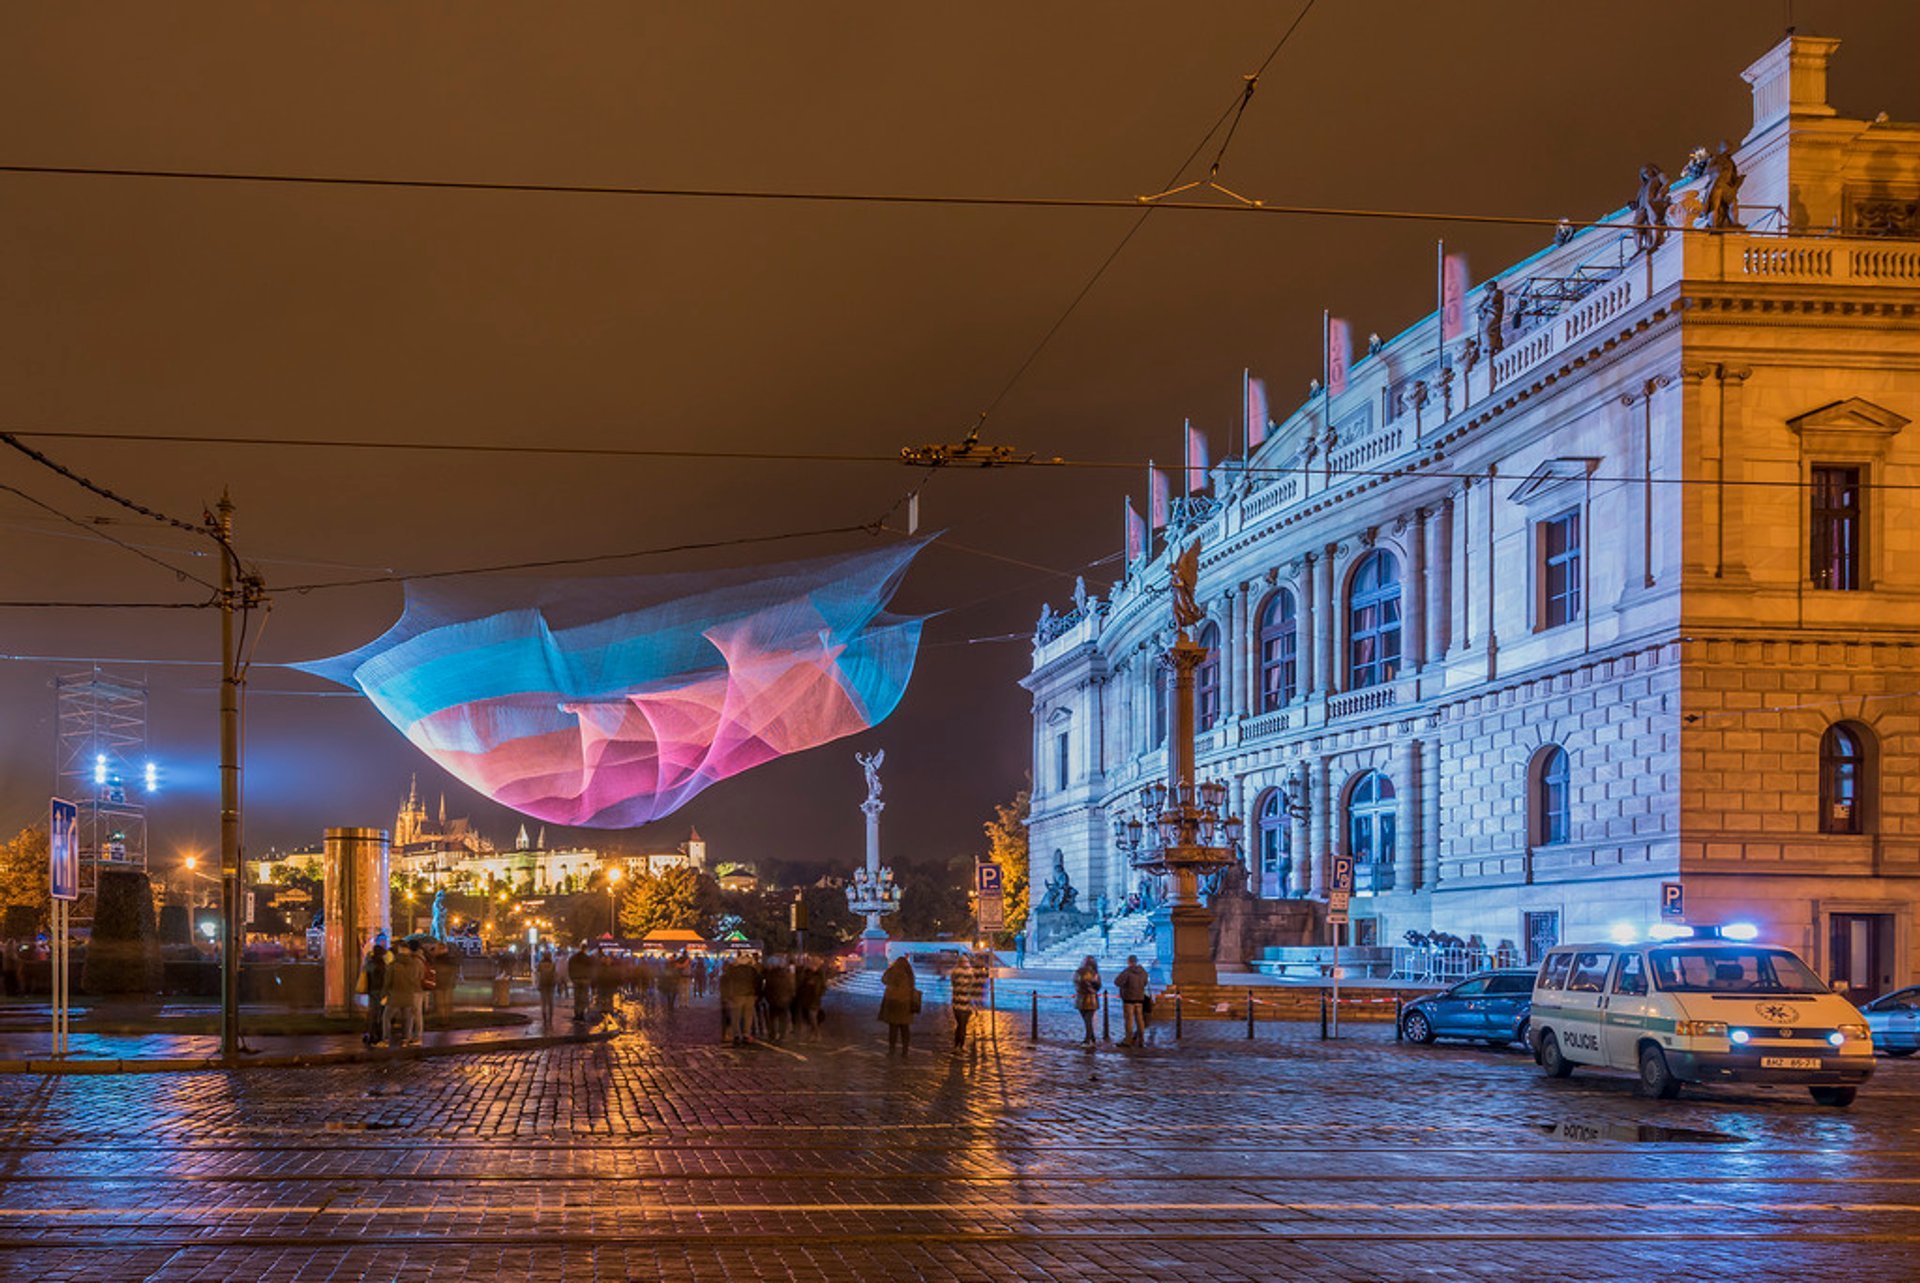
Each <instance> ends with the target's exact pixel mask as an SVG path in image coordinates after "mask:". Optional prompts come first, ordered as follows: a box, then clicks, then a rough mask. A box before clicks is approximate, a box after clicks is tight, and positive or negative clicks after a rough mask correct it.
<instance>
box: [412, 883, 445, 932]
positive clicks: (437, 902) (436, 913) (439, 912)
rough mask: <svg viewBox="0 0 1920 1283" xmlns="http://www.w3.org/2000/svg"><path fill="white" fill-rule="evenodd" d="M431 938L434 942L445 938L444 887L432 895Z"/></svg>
mask: <svg viewBox="0 0 1920 1283" xmlns="http://www.w3.org/2000/svg"><path fill="white" fill-rule="evenodd" d="M408 925H412V924H408ZM433 938H434V939H436V940H445V939H446V938H447V890H446V888H445V887H442V888H440V890H438V891H435V892H434V893H433Z"/></svg>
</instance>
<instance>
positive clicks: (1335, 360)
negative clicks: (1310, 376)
mask: <svg viewBox="0 0 1920 1283" xmlns="http://www.w3.org/2000/svg"><path fill="white" fill-rule="evenodd" d="M1352 359H1353V339H1352V337H1351V336H1350V335H1349V334H1348V333H1347V323H1346V322H1345V321H1343V320H1341V319H1340V318H1338V317H1328V318H1327V394H1328V395H1329V396H1339V395H1340V394H1341V393H1342V392H1345V391H1346V390H1347V366H1348V365H1349V364H1350V363H1351V362H1352Z"/></svg>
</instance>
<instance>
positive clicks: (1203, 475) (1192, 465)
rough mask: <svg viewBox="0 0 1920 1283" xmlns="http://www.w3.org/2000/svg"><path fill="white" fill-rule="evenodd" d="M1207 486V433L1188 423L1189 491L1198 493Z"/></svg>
mask: <svg viewBox="0 0 1920 1283" xmlns="http://www.w3.org/2000/svg"><path fill="white" fill-rule="evenodd" d="M1206 488H1207V438H1206V434H1205V433H1203V432H1201V431H1200V429H1198V428H1196V427H1194V426H1193V423H1192V421H1191V420H1189V421H1188V423H1187V493H1188V494H1198V493H1199V492H1200V491H1202V490H1205V489H1206Z"/></svg>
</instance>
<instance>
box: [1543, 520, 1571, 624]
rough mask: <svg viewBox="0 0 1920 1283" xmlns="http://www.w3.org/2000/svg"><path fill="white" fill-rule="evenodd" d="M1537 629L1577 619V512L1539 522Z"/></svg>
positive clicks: (1568, 622)
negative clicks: (1538, 604) (1538, 625)
mask: <svg viewBox="0 0 1920 1283" xmlns="http://www.w3.org/2000/svg"><path fill="white" fill-rule="evenodd" d="M1538 539H1539V545H1540V627H1541V628H1543V629H1546V628H1558V627H1560V626H1561V625H1563V624H1570V623H1572V622H1573V621H1574V620H1576V619H1578V618H1580V513H1579V511H1578V510H1577V509H1576V510H1574V511H1572V512H1563V513H1561V514H1560V515H1559V516H1557V517H1553V518H1550V519H1548V520H1546V521H1543V522H1541V523H1540V526H1539V535H1538Z"/></svg>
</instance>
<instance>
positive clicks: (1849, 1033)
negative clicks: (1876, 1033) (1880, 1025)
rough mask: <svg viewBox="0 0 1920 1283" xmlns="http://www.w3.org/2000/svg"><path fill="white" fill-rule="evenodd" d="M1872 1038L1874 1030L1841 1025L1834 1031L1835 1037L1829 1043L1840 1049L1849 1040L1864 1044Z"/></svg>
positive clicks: (1861, 1026) (1859, 1026) (1863, 1026)
mask: <svg viewBox="0 0 1920 1283" xmlns="http://www.w3.org/2000/svg"><path fill="white" fill-rule="evenodd" d="M1871 1037H1873V1030H1871V1029H1869V1028H1867V1027H1866V1026H1865V1025H1841V1026H1840V1027H1839V1028H1838V1029H1836V1030H1834V1031H1833V1036H1832V1037H1831V1038H1829V1039H1828V1040H1827V1041H1829V1042H1831V1043H1832V1044H1833V1045H1834V1046H1836V1047H1838V1046H1840V1044H1842V1043H1844V1042H1846V1041H1848V1040H1849V1039H1857V1040H1859V1041H1861V1042H1864V1041H1866V1040H1867V1039H1869V1038H1871Z"/></svg>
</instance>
